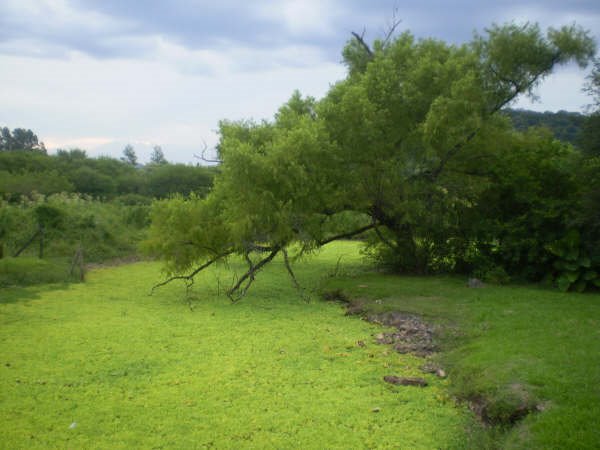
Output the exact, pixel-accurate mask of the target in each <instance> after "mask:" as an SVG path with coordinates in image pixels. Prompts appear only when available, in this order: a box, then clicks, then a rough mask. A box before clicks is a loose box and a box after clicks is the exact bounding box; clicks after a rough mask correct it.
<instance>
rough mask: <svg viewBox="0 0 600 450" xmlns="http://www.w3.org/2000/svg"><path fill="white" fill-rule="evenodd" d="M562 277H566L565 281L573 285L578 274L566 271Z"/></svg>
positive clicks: (573, 271)
mask: <svg viewBox="0 0 600 450" xmlns="http://www.w3.org/2000/svg"><path fill="white" fill-rule="evenodd" d="M563 275H564V276H565V277H567V279H568V280H569V282H571V283H575V281H577V279H578V278H579V272H578V271H575V270H568V271H566V272H564V274H563Z"/></svg>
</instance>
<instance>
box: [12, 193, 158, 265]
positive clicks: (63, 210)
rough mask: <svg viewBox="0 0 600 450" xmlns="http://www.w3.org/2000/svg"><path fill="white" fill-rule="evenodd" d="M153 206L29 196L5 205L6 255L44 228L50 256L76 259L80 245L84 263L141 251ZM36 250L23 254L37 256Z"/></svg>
mask: <svg viewBox="0 0 600 450" xmlns="http://www.w3.org/2000/svg"><path fill="white" fill-rule="evenodd" d="M149 209H150V207H149V205H148V204H146V205H143V204H140V205H134V206H131V205H127V204H124V203H120V202H118V201H115V202H100V201H96V200H93V199H92V198H89V197H85V196H80V195H76V194H57V195H51V196H48V197H45V196H36V197H34V198H33V199H28V198H24V199H22V200H21V201H20V202H18V203H14V202H13V203H8V202H2V203H0V211H1V213H0V217H4V219H2V222H3V223H4V224H5V225H4V226H2V225H1V224H0V227H1V228H2V229H3V231H4V237H3V238H2V237H1V236H0V242H4V244H5V247H4V253H5V254H6V255H13V254H15V252H16V251H17V250H19V249H20V248H21V247H22V246H23V244H24V243H26V242H27V241H29V240H30V239H31V237H32V236H33V235H34V234H35V233H36V231H37V230H38V229H39V228H40V225H43V227H44V229H45V230H44V240H45V251H44V253H45V254H46V255H48V256H50V257H68V258H70V257H72V256H73V255H74V254H75V252H76V250H77V249H78V248H79V246H81V247H82V248H83V250H84V257H85V261H88V262H100V261H105V260H109V259H113V258H121V257H129V256H132V255H135V254H136V253H137V243H138V242H139V241H140V239H141V238H142V236H143V233H144V231H143V228H144V227H145V226H146V225H147V223H148V217H149ZM34 254H35V249H34V247H30V248H29V249H27V250H26V251H25V253H24V255H25V256H27V255H29V256H33V255H34Z"/></svg>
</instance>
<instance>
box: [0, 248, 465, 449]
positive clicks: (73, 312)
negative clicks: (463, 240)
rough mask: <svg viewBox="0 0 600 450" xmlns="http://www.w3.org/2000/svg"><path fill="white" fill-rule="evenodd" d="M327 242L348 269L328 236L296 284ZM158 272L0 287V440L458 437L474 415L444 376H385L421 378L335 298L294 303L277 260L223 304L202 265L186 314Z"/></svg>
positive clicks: (233, 444) (310, 280)
mask: <svg viewBox="0 0 600 450" xmlns="http://www.w3.org/2000/svg"><path fill="white" fill-rule="evenodd" d="M340 251H342V252H345V253H346V257H345V258H344V259H343V260H342V264H341V266H340V267H341V268H342V270H345V271H346V272H347V271H348V270H350V269H352V268H353V267H356V266H349V265H348V264H344V261H350V260H354V261H356V258H357V257H356V247H355V246H354V245H353V244H338V245H336V246H333V247H331V248H329V249H328V250H327V251H325V252H323V253H322V254H321V255H320V256H319V257H318V258H317V259H314V260H311V261H310V263H308V262H301V263H299V264H298V277H299V278H300V280H301V281H302V282H303V283H305V284H306V285H309V286H316V285H317V284H318V282H319V280H322V279H323V277H324V276H326V275H327V273H328V272H329V271H330V270H332V269H333V268H334V267H335V265H336V261H337V255H338V254H339V253H340ZM159 268H160V266H159V264H156V263H138V264H133V265H127V266H122V267H116V268H110V269H100V270H96V271H93V272H91V273H89V276H88V279H87V281H86V283H85V284H73V285H71V286H69V287H65V286H58V285H54V286H51V285H46V286H41V287H39V286H38V287H28V288H8V289H3V290H0V385H1V386H2V389H0V423H1V425H0V427H1V428H0V429H1V432H0V434H1V436H2V437H1V439H0V447H2V448H7V449H19V448H27V449H33V448H102V449H106V448H170V449H171V448H209V447H214V448H303V449H304V448H345V449H348V448H410V449H413V448H448V447H457V448H460V447H461V446H462V442H463V438H464V431H465V429H466V428H468V427H469V425H470V424H471V423H472V418H471V416H470V414H469V413H468V412H467V410H466V408H465V407H460V406H459V407H457V406H456V405H455V404H454V402H453V401H452V400H451V399H450V398H449V397H448V395H447V386H446V385H447V383H448V381H446V380H438V379H434V378H433V377H432V376H427V378H428V379H429V381H430V383H431V384H430V386H429V387H427V388H425V389H420V388H413V387H394V386H391V385H388V384H386V383H384V382H383V381H382V377H383V376H384V375H387V374H399V375H420V373H419V371H418V369H417V367H418V366H419V365H420V364H421V361H420V360H419V359H417V358H414V357H410V356H400V355H397V354H395V353H391V352H388V350H387V349H386V348H385V347H383V346H378V345H376V344H374V343H373V342H372V338H371V335H372V334H373V333H376V332H378V328H377V327H375V326H373V325H370V324H368V323H366V322H364V321H361V320H359V319H357V318H346V317H344V316H343V310H342V308H340V306H339V305H336V304H332V303H325V302H322V301H317V300H316V298H315V299H313V301H312V302H311V303H309V304H306V303H304V302H303V301H302V300H301V299H300V298H299V296H298V294H297V292H296V291H295V290H294V289H293V288H292V287H291V283H290V281H289V279H288V277H287V275H286V273H285V270H284V268H283V267H282V265H281V263H280V262H276V263H274V264H273V265H271V266H270V267H269V268H268V269H267V270H265V271H264V272H263V273H261V274H260V275H259V278H258V279H257V282H256V284H255V286H254V287H253V289H252V290H251V291H250V293H249V295H248V296H247V297H246V298H245V299H244V300H242V301H241V302H240V303H238V304H235V305H232V304H230V302H229V300H228V299H227V298H226V297H225V296H223V295H221V296H218V295H217V286H218V283H217V281H216V280H217V276H216V272H211V273H206V274H205V275H204V277H202V278H201V280H200V279H199V280H198V282H197V284H196V286H195V290H194V293H195V295H196V296H197V298H196V299H195V300H194V306H195V308H194V311H193V312H191V311H190V309H189V308H188V305H187V303H186V302H185V301H184V300H183V298H182V296H183V294H184V289H183V288H182V286H181V285H177V286H176V285H170V286H167V287H165V288H162V289H161V290H159V291H158V292H157V293H156V294H155V295H154V296H153V297H149V296H148V295H147V294H148V291H149V288H150V287H151V285H152V284H153V283H154V282H155V281H156V280H157V279H158V277H159ZM226 273H227V272H226V271H225V270H224V269H223V270H222V276H221V282H222V283H226V282H228V281H229V279H228V278H227V275H226ZM359 340H363V341H365V342H366V347H360V346H357V341H359ZM376 408H379V409H380V410H379V412H374V411H373V410H374V409H376ZM72 424H74V425H72ZM71 426H72V428H71Z"/></svg>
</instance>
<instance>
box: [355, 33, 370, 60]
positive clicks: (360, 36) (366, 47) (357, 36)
mask: <svg viewBox="0 0 600 450" xmlns="http://www.w3.org/2000/svg"><path fill="white" fill-rule="evenodd" d="M351 33H352V36H354V39H356V42H358V43H359V44H360V46H361V47H362V48H363V49H364V50H365V51H366V52H367V54H368V55H369V58H373V51H372V50H371V47H369V45H368V44H367V43H366V42H365V40H364V39H363V37H364V34H365V32H364V31H363V32H362V34H358V33H357V32H355V31H352V32H351Z"/></svg>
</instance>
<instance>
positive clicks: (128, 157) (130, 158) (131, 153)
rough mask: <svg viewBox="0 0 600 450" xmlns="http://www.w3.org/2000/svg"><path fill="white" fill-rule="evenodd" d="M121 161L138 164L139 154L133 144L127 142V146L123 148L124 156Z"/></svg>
mask: <svg viewBox="0 0 600 450" xmlns="http://www.w3.org/2000/svg"><path fill="white" fill-rule="evenodd" d="M121 161H123V162H124V163H126V164H129V165H132V166H136V165H137V155H136V154H135V150H134V149H133V146H132V145H130V144H127V145H126V146H125V148H124V149H123V156H122V157H121Z"/></svg>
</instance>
